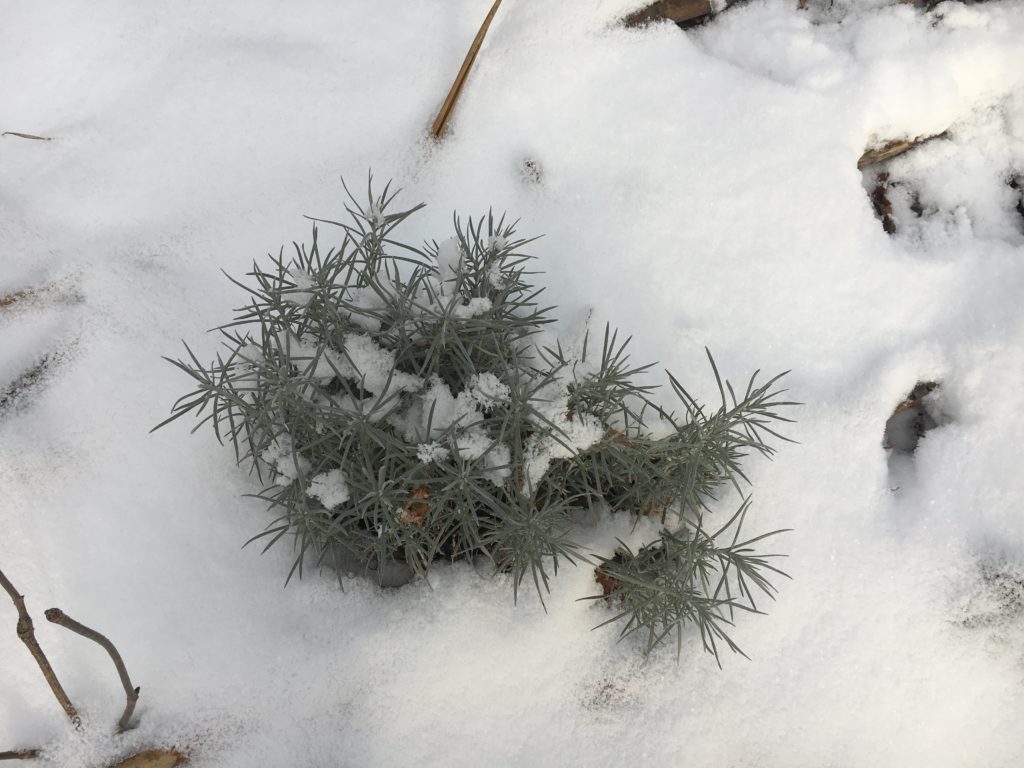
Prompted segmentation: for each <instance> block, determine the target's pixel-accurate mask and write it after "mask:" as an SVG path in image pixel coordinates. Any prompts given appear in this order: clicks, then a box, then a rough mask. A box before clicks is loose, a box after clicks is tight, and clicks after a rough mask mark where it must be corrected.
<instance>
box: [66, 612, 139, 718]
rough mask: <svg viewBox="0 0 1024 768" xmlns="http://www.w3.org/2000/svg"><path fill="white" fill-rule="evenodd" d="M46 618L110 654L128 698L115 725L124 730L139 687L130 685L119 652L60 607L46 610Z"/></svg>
mask: <svg viewBox="0 0 1024 768" xmlns="http://www.w3.org/2000/svg"><path fill="white" fill-rule="evenodd" d="M46 620H47V621H50V622H52V623H54V624H59V625H60V626H62V627H64V628H65V629H70V630H71V631H72V632H74V633H76V634H79V635H81V636H82V637H87V638H89V639H90V640H92V641H93V642H96V643H99V644H100V645H101V646H103V648H104V649H105V650H106V652H107V653H109V654H110V658H111V659H113V661H114V666H115V667H116V668H117V674H118V676H119V677H120V678H121V685H123V686H124V692H125V696H126V697H127V698H128V701H127V703H126V704H125V707H124V714H122V715H121V719H120V720H118V721H117V727H118V728H119V729H120V730H122V731H124V730H126V729H127V728H128V721H129V720H131V719H132V713H133V712H134V711H135V703H136V702H137V701H138V700H139V690H140V689H139V688H138V687H136V686H133V685H132V681H131V678H129V677H128V670H127V668H126V667H125V665H124V661H122V659H121V654H120V653H118V652H117V648H115V647H114V644H113V643H112V642H110V640H108V639H107V638H106V637H105V636H104V635H101V634H100V633H99V632H97V631H96V630H95V629H90V628H89V627H87V626H85V625H84V624H79V623H78V622H77V621H75V620H74V619H72V618H71V617H70V616H68V615H67V614H65V613H64V611H62V610H61V609H60V608H50V609H48V610H47V611H46Z"/></svg>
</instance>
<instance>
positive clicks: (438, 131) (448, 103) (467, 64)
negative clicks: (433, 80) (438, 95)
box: [430, 0, 501, 139]
mask: <svg viewBox="0 0 1024 768" xmlns="http://www.w3.org/2000/svg"><path fill="white" fill-rule="evenodd" d="M499 5H501V0H494V5H492V6H491V10H490V11H488V13H487V17H486V18H485V19H484V23H483V24H481V25H480V31H479V32H477V33H476V37H475V38H473V44H472V45H471V46H469V52H468V53H467V54H466V58H465V59H464V60H463V62H462V67H461V68H460V69H459V74H457V75H456V76H455V82H454V83H452V88H451V90H450V91H448V96H447V97H446V98H445V100H444V103H443V104H442V105H441V111H440V112H438V113H437V117H436V118H434V124H433V125H432V126H431V127H430V133H431V135H432V136H433V137H434V138H435V139H440V138H441V136H442V135H443V134H444V129H445V128H446V127H447V126H448V119H449V118H450V117H451V115H452V110H454V109H455V102H456V101H458V99H459V95H460V94H461V93H462V86H464V85H465V84H466V78H467V77H468V76H469V70H470V69H471V68H472V67H473V62H474V61H476V55H477V52H479V50H480V45H481V44H482V43H483V41H484V36H485V35H486V34H487V30H488V29H489V28H490V26H491V20H492V19H494V14H495V13H497V12H498V6H499Z"/></svg>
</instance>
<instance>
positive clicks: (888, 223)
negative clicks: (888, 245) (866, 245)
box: [871, 173, 896, 235]
mask: <svg viewBox="0 0 1024 768" xmlns="http://www.w3.org/2000/svg"><path fill="white" fill-rule="evenodd" d="M871 207H872V208H873V209H874V211H875V216H877V217H878V218H879V219H881V220H882V229H884V230H885V233H886V234H887V235H892V234H895V233H896V220H895V219H894V218H893V217H892V202H891V201H890V200H889V174H888V173H880V174H878V177H877V178H876V179H875V188H874V189H873V190H871Z"/></svg>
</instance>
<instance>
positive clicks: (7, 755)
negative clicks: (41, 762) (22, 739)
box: [0, 749, 39, 760]
mask: <svg viewBox="0 0 1024 768" xmlns="http://www.w3.org/2000/svg"><path fill="white" fill-rule="evenodd" d="M33 757H39V750H38V749H14V750H11V751H10V752H0V760H31V759H32V758H33Z"/></svg>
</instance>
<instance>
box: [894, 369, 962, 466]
mask: <svg viewBox="0 0 1024 768" xmlns="http://www.w3.org/2000/svg"><path fill="white" fill-rule="evenodd" d="M938 388H939V384H938V382H934V381H919V382H918V383H917V384H915V385H914V388H913V389H912V390H910V393H909V394H908V395H907V397H906V399H904V400H903V401H902V402H901V403H900V404H899V405H897V406H896V410H894V411H893V413H892V416H890V417H889V420H888V421H886V422H885V433H884V435H883V437H882V446H883V447H884V448H885V449H886V450H888V451H892V452H893V454H902V455H910V454H912V453H913V452H914V450H915V449H916V448H917V444H918V442H919V441H920V440H921V438H922V437H924V435H925V433H926V432H928V431H930V430H932V429H935V428H936V427H939V426H942V424H943V423H945V422H946V421H947V420H948V419H947V418H946V417H945V416H944V415H943V414H942V412H941V411H940V410H939V409H938V408H937V407H936V405H935V398H934V393H935V392H936V390H937V389H938Z"/></svg>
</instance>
